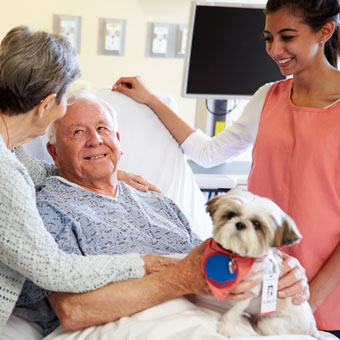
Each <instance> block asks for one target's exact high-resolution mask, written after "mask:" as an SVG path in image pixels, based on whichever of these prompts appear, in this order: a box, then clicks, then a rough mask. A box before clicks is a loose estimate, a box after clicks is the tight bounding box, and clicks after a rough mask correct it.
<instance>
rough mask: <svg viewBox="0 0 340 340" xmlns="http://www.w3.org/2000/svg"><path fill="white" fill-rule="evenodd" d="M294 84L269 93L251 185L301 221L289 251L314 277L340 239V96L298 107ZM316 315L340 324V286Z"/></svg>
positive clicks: (329, 325) (328, 325)
mask: <svg viewBox="0 0 340 340" xmlns="http://www.w3.org/2000/svg"><path fill="white" fill-rule="evenodd" d="M292 85H293V79H288V80H284V81H280V82H277V83H275V84H273V85H272V87H271V88H270V90H269V92H268V94H267V97H266V100H265V103H264V106H263V110H262V114H261V119H260V124H259V129H258V133H257V137H256V140H255V144H254V148H253V164H252V167H251V171H250V175H249V180H248V190H249V191H251V192H253V193H255V194H257V195H260V196H264V197H268V198H270V199H272V200H273V201H275V202H276V203H277V204H278V205H279V206H280V207H281V208H282V209H283V210H284V211H285V212H287V214H288V215H290V216H291V217H292V218H293V219H294V220H295V222H296V224H297V226H298V228H299V230H300V232H301V234H302V236H303V239H302V241H301V242H300V243H299V244H296V245H294V246H292V247H287V248H285V249H284V251H286V252H287V253H289V254H290V255H292V256H294V257H296V258H298V259H299V261H300V262H301V264H302V265H303V266H304V267H305V268H306V272H307V277H308V280H311V279H312V278H313V277H314V276H315V275H316V274H317V273H318V272H319V270H320V269H321V267H322V266H323V264H324V263H325V262H326V261H327V259H328V257H329V256H330V255H331V254H332V252H333V251H334V250H335V248H336V247H337V245H338V244H339V241H340V101H338V102H336V103H334V104H333V105H331V106H329V107H327V108H324V109H318V108H308V107H298V106H295V105H294V104H293V103H292V101H291V90H292ZM339 266H340V263H339ZM314 315H315V317H316V320H317V325H318V328H319V329H324V330H339V329H340V285H338V286H337V288H336V289H335V290H334V291H333V292H332V293H331V294H330V295H329V296H328V297H327V299H326V300H325V301H324V302H323V304H322V305H321V306H320V307H319V308H318V309H317V310H316V312H315V314H314Z"/></svg>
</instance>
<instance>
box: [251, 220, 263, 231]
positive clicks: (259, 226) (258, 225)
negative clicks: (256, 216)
mask: <svg viewBox="0 0 340 340" xmlns="http://www.w3.org/2000/svg"><path fill="white" fill-rule="evenodd" d="M251 223H252V224H253V226H254V228H255V230H260V229H261V223H260V222H259V221H257V220H253V221H251Z"/></svg>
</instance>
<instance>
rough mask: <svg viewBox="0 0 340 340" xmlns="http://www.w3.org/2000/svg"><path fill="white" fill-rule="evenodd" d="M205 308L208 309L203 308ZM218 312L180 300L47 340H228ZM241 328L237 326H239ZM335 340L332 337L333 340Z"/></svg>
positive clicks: (278, 339) (295, 339)
mask: <svg viewBox="0 0 340 340" xmlns="http://www.w3.org/2000/svg"><path fill="white" fill-rule="evenodd" d="M203 305H205V307H202V306H203ZM217 309H218V308H216V306H214V304H211V305H209V304H208V303H206V302H204V301H203V300H199V301H198V302H196V304H195V303H192V302H190V301H188V300H187V299H186V298H177V299H174V300H171V301H168V302H165V303H162V304H160V305H158V306H155V307H152V308H149V309H147V310H145V311H143V312H140V313H137V314H135V315H133V316H131V317H125V318H122V319H120V320H119V321H117V322H111V323H108V324H105V325H102V326H97V327H90V328H87V329H84V330H81V331H77V332H67V331H65V330H64V329H62V328H61V327H59V328H57V329H56V330H55V331H54V332H53V333H51V334H50V335H49V336H47V337H46V338H44V339H45V340H85V339H86V340H97V339H98V340H99V339H100V340H116V339H117V340H142V339H143V340H225V339H226V338H225V337H224V336H222V335H220V334H218V333H217V331H216V329H217V321H218V320H219V318H220V313H219V312H218V311H217ZM235 327H237V325H235ZM332 338H333V337H332V336H330V339H332ZM264 339H265V340H312V339H314V338H312V337H310V336H306V335H278V336H266V337H249V338H242V339H240V340H264Z"/></svg>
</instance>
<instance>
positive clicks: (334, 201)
mask: <svg viewBox="0 0 340 340" xmlns="http://www.w3.org/2000/svg"><path fill="white" fill-rule="evenodd" d="M339 11H340V8H339V1H338V0H314V1H310V0H299V1H296V0H269V1H268V2H267V5H266V9H265V13H266V24H265V28H264V37H265V40H266V50H267V53H268V54H269V55H270V56H271V58H272V59H273V60H274V61H275V62H276V63H277V65H278V67H279V68H280V70H281V72H282V74H284V75H286V76H288V75H291V76H292V78H290V79H286V80H283V81H280V82H277V83H274V84H266V85H264V86H263V87H261V88H260V89H259V90H258V91H257V92H256V93H255V94H254V96H253V98H252V99H251V100H250V102H249V104H248V105H247V107H246V108H245V111H244V113H243V115H242V116H241V118H240V119H239V120H238V121H237V122H236V123H235V124H234V125H233V126H232V127H230V128H227V129H225V130H224V131H222V132H221V133H220V134H219V135H218V136H216V137H214V138H210V137H208V136H206V135H205V134H203V133H202V132H201V131H199V130H196V131H195V130H194V129H193V128H191V127H190V126H189V125H188V124H186V123H185V122H184V121H182V120H181V119H180V118H179V117H178V116H177V115H176V114H174V113H173V112H171V111H170V110H169V109H168V108H167V107H166V106H165V105H164V104H162V103H161V102H160V101H159V100H158V99H157V97H155V96H154V95H153V94H151V93H150V92H149V91H148V90H147V89H146V88H145V87H144V86H143V84H142V83H141V81H140V79H139V78H138V77H137V78H121V79H119V80H118V81H117V82H116V83H115V85H114V88H113V89H114V90H116V91H120V92H122V93H125V94H127V95H129V96H131V97H133V98H134V99H136V100H137V101H140V102H143V103H145V104H147V105H149V106H150V107H151V108H152V109H153V110H154V111H155V113H156V114H157V115H158V116H159V118H160V119H161V121H162V122H163V124H164V125H165V126H166V127H167V128H168V129H169V131H170V132H171V133H172V135H173V136H174V137H175V138H176V140H177V141H178V143H180V144H181V147H182V148H183V150H184V152H185V153H186V154H188V155H189V156H190V158H191V159H193V160H194V161H195V162H197V163H199V164H201V165H203V166H214V165H217V164H219V163H221V162H223V161H225V160H227V159H228V158H229V157H231V156H234V155H235V154H237V153H239V152H240V151H242V150H244V149H245V148H247V147H248V146H249V145H253V146H254V148H253V163H252V168H251V171H250V175H249V179H248V189H249V190H250V191H252V192H254V193H256V194H258V195H261V196H266V197H268V198H271V199H272V200H274V201H275V202H276V203H277V204H279V205H280V206H281V208H282V209H283V210H285V211H286V212H287V213H288V214H289V215H290V216H292V217H293V218H294V220H295V221H296V223H297V225H298V227H299V229H300V231H301V232H302V235H303V240H302V242H301V243H300V244H298V245H295V246H293V247H291V248H289V249H286V251H287V252H288V253H289V254H291V255H293V256H295V257H297V258H298V259H299V260H300V262H301V264H302V265H303V266H304V267H305V268H306V272H307V277H308V279H309V285H310V292H311V296H310V299H309V302H310V304H311V306H312V309H313V311H314V314H315V317H316V319H317V324H318V327H319V329H323V330H331V331H334V333H335V334H337V336H338V337H339V330H340V317H339V315H340V305H339V303H338V302H339V301H340V266H339V262H340V242H339V241H340V173H339V169H340V157H339V150H340V130H339V126H340V101H339V100H340V72H339V71H338V69H337V60H338V56H339V33H338V32H339V29H338V17H339ZM259 67H260V65H259Z"/></svg>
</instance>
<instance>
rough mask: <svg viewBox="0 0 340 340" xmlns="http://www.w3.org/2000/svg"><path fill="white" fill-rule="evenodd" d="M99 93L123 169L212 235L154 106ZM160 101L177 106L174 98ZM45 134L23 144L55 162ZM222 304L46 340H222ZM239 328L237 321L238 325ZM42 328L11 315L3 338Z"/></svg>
mask: <svg viewBox="0 0 340 340" xmlns="http://www.w3.org/2000/svg"><path fill="white" fill-rule="evenodd" d="M98 96H100V97H101V98H102V99H104V100H106V101H108V102H109V103H110V104H111V105H112V106H113V107H114V108H115V110H116V111H117V113H118V123H119V131H120V136H121V144H122V150H123V153H124V154H123V157H122V159H121V161H120V164H119V169H121V170H125V171H128V172H132V173H135V174H140V175H142V176H143V177H145V178H146V179H147V180H149V181H150V182H152V183H153V184H155V185H156V186H157V187H158V188H159V189H160V190H161V191H162V192H163V193H164V194H165V195H167V196H168V197H170V198H172V199H173V200H174V201H175V202H176V203H177V204H178V205H179V207H180V208H181V209H182V211H183V212H184V213H185V215H186V216H187V217H188V219H189V221H190V223H191V226H192V228H193V230H194V231H195V232H196V233H197V234H198V235H199V236H200V237H201V238H202V239H205V238H207V237H209V236H210V235H211V230H212V224H211V220H210V217H209V216H208V215H207V213H206V212H205V202H206V199H205V197H204V195H203V194H202V192H201V191H200V188H199V186H198V185H197V183H196V181H195V177H194V174H193V172H192V170H191V168H190V167H189V165H188V163H187V161H186V158H185V156H184V155H183V152H182V150H181V148H180V147H179V146H178V144H177V142H176V141H175V140H174V138H173V137H172V136H171V134H170V133H169V132H168V130H167V129H166V128H165V127H164V126H163V125H162V123H161V122H160V121H159V119H158V118H157V116H156V115H155V114H154V113H153V112H152V110H151V109H150V108H148V107H147V106H145V105H142V104H139V103H136V102H135V101H133V100H132V99H130V98H128V97H126V96H124V95H122V94H120V93H116V92H112V91H111V90H110V89H102V90H100V91H99V92H98ZM159 97H160V98H161V100H163V101H164V102H165V103H166V104H168V105H169V106H171V107H172V108H173V110H174V111H175V112H178V108H177V105H176V102H175V100H174V99H173V98H172V97H170V96H163V95H159ZM45 143H46V137H41V138H40V139H37V140H35V141H34V142H33V143H30V144H28V145H26V146H25V148H26V150H27V151H28V152H30V153H32V154H33V155H35V156H36V157H38V158H40V159H44V160H48V161H51V159H50V158H49V155H48V153H47V152H46V151H45ZM222 311H223V306H222V305H220V304H217V303H216V302H214V301H213V299H210V298H208V299H206V298H196V300H192V301H189V300H188V299H186V298H177V299H174V300H172V301H168V302H165V303H162V304H160V305H158V306H155V307H152V308H149V309H147V310H145V311H142V312H139V313H137V314H135V315H133V316H131V317H124V318H122V319H120V320H119V321H117V322H112V323H108V324H105V325H102V326H98V327H90V328H87V329H84V330H81V331H77V332H66V331H65V330H63V329H62V328H61V327H59V328H57V329H56V330H55V331H54V332H52V333H51V334H50V335H49V336H47V337H46V338H45V339H46V340H83V339H84V340H85V339H86V340H96V339H101V340H106V339H107V340H108V339H110V340H113V339H117V340H141V339H150V340H156V339H157V340H168V339H169V340H170V339H171V340H173V339H176V340H222V339H225V338H224V337H223V336H221V335H220V334H218V333H217V331H216V325H217V321H218V320H219V318H220V315H221V312H222ZM235 327H237V325H235ZM42 338H43V336H42V335H41V330H40V329H39V327H36V326H33V325H32V324H30V323H29V322H27V321H25V320H23V319H20V318H19V317H17V316H12V317H11V319H10V320H9V322H8V324H7V326H6V327H5V329H4V331H3V332H2V334H0V340H4V339H6V340H21V339H25V340H38V339H39V340H40V339H42ZM242 339H243V340H259V339H265V340H311V339H313V338H311V337H309V336H303V335H280V336H269V337H250V338H242Z"/></svg>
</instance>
